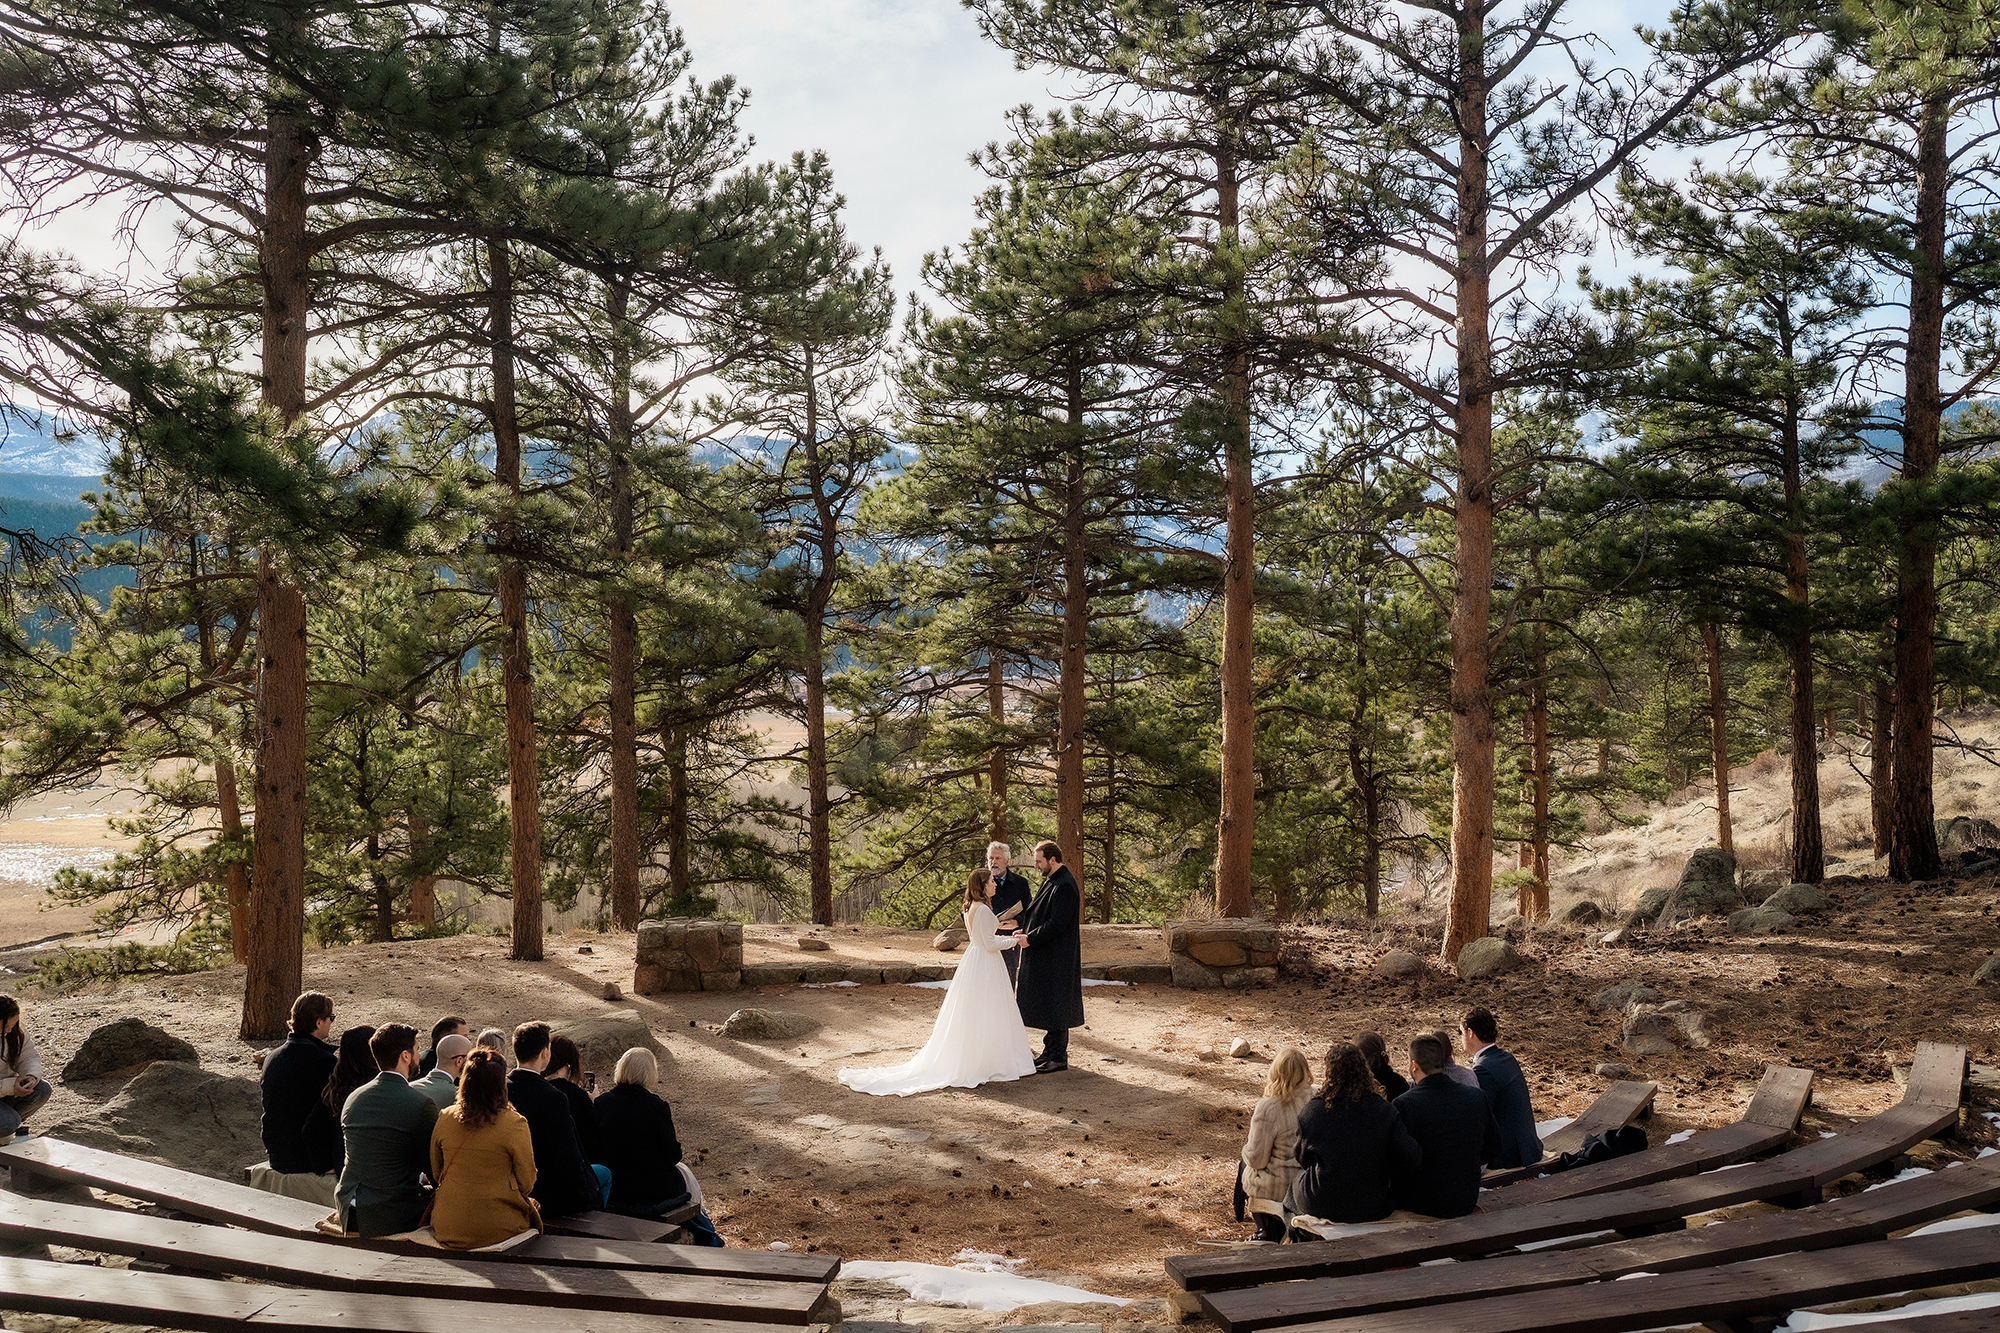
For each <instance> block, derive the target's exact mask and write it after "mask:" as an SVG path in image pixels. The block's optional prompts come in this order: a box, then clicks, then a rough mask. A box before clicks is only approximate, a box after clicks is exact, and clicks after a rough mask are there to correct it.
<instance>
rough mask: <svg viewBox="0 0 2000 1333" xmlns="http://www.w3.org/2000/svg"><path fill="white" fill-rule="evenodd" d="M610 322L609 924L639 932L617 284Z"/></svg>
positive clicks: (635, 685)
mask: <svg viewBox="0 0 2000 1333" xmlns="http://www.w3.org/2000/svg"><path fill="white" fill-rule="evenodd" d="M606 295H607V300H606V307H607V313H608V314H609V315H610V317H611V404H610V406H611V477H610V481H611V565H612V581H613V582H612V586H613V592H612V593H611V595H610V597H608V598H607V599H606V600H605V608H604V613H605V676H606V684H605V692H606V700H605V702H606V704H607V706H608V709H609V712H610V719H609V720H610V730H611V754H610V764H611V924H612V925H613V926H614V927H616V928H617V929H619V930H637V929H638V928H639V727H638V692H639V667H638V640H639V625H638V618H637V617H636V616H635V615H634V614H633V612H632V602H631V599H630V598H629V597H628V596H627V595H626V593H625V591H624V583H623V580H624V577H625V570H626V567H627V566H628V565H629V564H630V562H631V560H632V395H631V386H632V350H631V343H630V342H629V341H628V338H627V332H628V329H627V325H628V323H629V319H630V315H629V312H630V309H631V298H632V293H631V289H630V288H629V287H628V286H626V285H625V283H624V282H623V281H614V282H612V283H611V284H610V286H609V290H608V291H607V293H606Z"/></svg>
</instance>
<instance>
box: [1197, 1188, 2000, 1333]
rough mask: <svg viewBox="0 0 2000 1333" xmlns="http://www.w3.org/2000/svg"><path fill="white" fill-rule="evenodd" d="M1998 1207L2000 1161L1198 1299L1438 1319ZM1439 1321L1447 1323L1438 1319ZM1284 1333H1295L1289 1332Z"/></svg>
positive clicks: (1283, 1313)
mask: <svg viewBox="0 0 2000 1333" xmlns="http://www.w3.org/2000/svg"><path fill="white" fill-rule="evenodd" d="M1996 1205H2000V1158H1994V1159H1992V1160H1991V1161H1990V1162H1981V1163H1978V1164H1974V1165H1968V1166H1961V1167H1953V1168H1950V1169H1948V1170H1944V1171H1937V1172H1933V1173H1932V1174H1930V1175H1928V1176H1922V1177H1919V1178H1917V1179H1913V1180H1899V1181H1896V1182H1894V1183H1892V1184H1886V1185H1883V1186H1880V1187H1879V1188H1876V1189H1873V1190H1869V1191H1867V1192H1865V1193H1861V1194H1854V1195H1850V1196H1848V1197H1847V1198H1845V1199H1837V1200H1834V1201H1833V1202H1830V1203H1823V1204H1819V1205H1818V1206H1816V1207H1812V1208H1802V1209H1799V1210H1797V1211H1795V1212H1787V1213H1775V1214H1766V1215H1764V1216H1761V1217H1749V1218H1742V1219H1738V1220H1736V1221H1731V1222H1719V1223H1714V1224H1711V1225H1709V1226H1705V1227H1695V1228H1693V1229H1692V1230H1687V1231H1677V1232H1670V1233H1667V1234H1665V1235H1658V1236H1648V1237H1646V1238H1644V1239H1641V1240H1628V1241H1619V1242H1615V1243H1610V1244H1602V1245H1591V1246H1589V1247H1587V1248H1584V1249H1577V1250H1563V1251H1547V1252H1543V1253H1539V1254H1510V1255H1503V1256H1500V1257H1498V1258H1490V1259H1481V1260H1479V1261H1477V1262H1476V1263H1463V1264H1443V1265H1439V1266H1437V1267H1434V1268H1404V1269H1397V1270H1395V1271H1393V1272H1386V1273H1363V1274H1359V1275H1357V1276H1354V1277H1337V1278H1309V1279H1306V1280H1304V1281H1300V1282H1277V1283H1272V1284H1271V1285H1269V1286H1263V1287H1246V1288H1242V1289H1239V1290H1234V1291H1221V1292H1214V1293H1204V1294H1203V1295H1202V1297H1201V1304H1202V1308H1203V1309H1204V1310H1206V1311H1207V1312H1208V1315H1209V1317H1210V1318H1211V1319H1213V1320H1214V1321H1215V1322H1216V1324H1217V1325H1219V1326H1220V1327H1221V1328H1222V1329H1223V1330H1225V1333H1257V1331H1258V1330H1263V1329H1272V1328H1279V1327H1283V1326H1286V1325H1291V1324H1300V1323H1307V1322H1311V1321H1314V1320H1318V1319H1322V1318H1324V1316H1325V1315H1326V1313H1327V1312H1329V1311H1334V1310H1338V1311H1339V1312H1340V1313H1341V1314H1342V1315H1343V1316H1348V1315H1363V1314H1376V1313H1379V1312H1382V1311H1387V1310H1402V1309H1411V1308H1429V1309H1432V1310H1433V1312H1434V1313H1435V1312H1436V1307H1438V1306H1440V1305H1445V1304H1449V1303H1452V1302H1457V1301H1468V1300H1479V1299H1482V1298H1485V1297H1491V1296H1509V1295H1515V1294H1518V1293H1522V1292H1531V1291H1546V1290H1548V1289H1550V1288H1555V1287H1569V1286H1578V1285H1581V1284H1582V1283H1585V1282H1602V1281H1609V1280H1611V1279H1614V1278H1621V1277H1625V1276H1626V1275H1627V1274H1631V1273H1672V1272H1680V1271H1684V1270H1687V1269H1691V1268H1703V1267H1713V1266H1716V1265H1719V1264H1729V1263H1738V1262H1741V1261H1744V1260H1749V1259H1760V1258H1767V1257H1769V1256H1772V1255H1780V1254H1792V1253H1798V1252H1803V1251H1808V1250H1823V1249H1831V1248H1834V1247H1837V1246H1842V1245H1854V1244H1859V1243H1861V1242H1864V1241H1872V1240H1883V1239H1886V1238H1887V1237H1888V1236H1889V1234H1890V1233H1891V1232H1895V1231H1901V1230H1903V1229H1904V1228H1906V1227H1914V1226H1920V1225H1922V1224H1923V1223H1926V1222H1934V1221H1936V1220H1938V1219H1939V1218H1943V1217H1950V1216H1952V1215H1953V1214H1956V1213H1961V1212H1964V1211H1966V1210H1967V1209H1986V1208H1992V1207H1994V1206H1996ZM1996 1314H2000V1312H1996ZM1440 1320H1441V1322H1442V1323H1449V1322H1450V1321H1449V1320H1448V1319H1443V1318H1442V1317H1441V1316H1440ZM1286 1333H1293V1331H1292V1330H1290V1329H1287V1330H1286Z"/></svg>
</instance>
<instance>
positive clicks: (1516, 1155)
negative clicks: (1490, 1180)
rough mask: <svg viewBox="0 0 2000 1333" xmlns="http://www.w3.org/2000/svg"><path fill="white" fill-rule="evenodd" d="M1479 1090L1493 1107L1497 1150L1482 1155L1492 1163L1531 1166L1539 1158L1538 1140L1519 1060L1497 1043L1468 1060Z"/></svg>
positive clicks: (1489, 1163)
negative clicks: (1498, 1134)
mask: <svg viewBox="0 0 2000 1333" xmlns="http://www.w3.org/2000/svg"><path fill="white" fill-rule="evenodd" d="M1472 1072H1473V1073H1475V1074H1477V1075H1478V1076H1479V1087H1480V1090H1481V1091H1483V1092H1484V1093H1485V1094H1486V1100H1487V1103H1488V1105H1490V1106H1491V1107H1492V1108H1493V1123H1494V1125H1495V1126H1497V1127H1498V1128H1499V1131H1500V1147H1499V1151H1497V1152H1496V1153H1494V1155H1493V1156H1491V1157H1489V1158H1487V1159H1486V1165H1488V1166H1494V1167H1515V1166H1533V1165H1534V1164H1535V1163H1536V1162H1539V1161H1541V1160H1542V1141H1541V1139H1540V1138H1539V1137H1537V1136H1536V1134H1535V1112H1534V1110H1533V1109H1532V1108H1531V1107H1530V1106H1529V1105H1528V1080H1527V1078H1526V1076H1524V1075H1523V1074H1522V1073H1521V1062H1520V1061H1518V1060H1516V1059H1515V1058H1514V1057H1513V1056H1512V1055H1510V1054H1508V1053H1507V1052H1506V1051H1503V1050H1501V1049H1500V1048H1499V1047H1498V1046H1488V1047H1487V1048H1486V1049H1485V1050H1483V1051H1481V1052H1480V1053H1479V1055H1478V1056H1477V1058H1475V1059H1474V1060H1473V1062H1472Z"/></svg>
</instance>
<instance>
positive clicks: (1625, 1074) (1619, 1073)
mask: <svg viewBox="0 0 2000 1333" xmlns="http://www.w3.org/2000/svg"><path fill="white" fill-rule="evenodd" d="M1596 1074H1597V1076H1598V1077H1599V1078H1608V1079H1610V1080H1612V1081H1613V1082H1614V1083H1615V1082H1617V1081H1618V1080H1619V1079H1621V1078H1630V1077H1632V1067H1631V1066H1630V1065H1621V1064H1619V1063H1618V1062H1617V1061H1616V1060H1607V1061H1605V1062H1604V1063H1603V1064H1601V1065H1599V1066H1598V1067H1597V1069H1596Z"/></svg>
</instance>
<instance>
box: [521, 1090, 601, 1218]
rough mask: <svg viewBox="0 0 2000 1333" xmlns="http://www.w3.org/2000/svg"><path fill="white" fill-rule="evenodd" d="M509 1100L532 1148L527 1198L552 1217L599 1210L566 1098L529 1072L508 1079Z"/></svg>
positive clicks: (593, 1182)
mask: <svg viewBox="0 0 2000 1333" xmlns="http://www.w3.org/2000/svg"><path fill="white" fill-rule="evenodd" d="M507 1100H508V1101H509V1102H511V1103H512V1104H513V1107H514V1109H515V1110H516V1111H519V1112H520V1113H521V1116H522V1118H523V1119H525V1120H526V1121H527V1122H528V1134H529V1137H530V1138H532V1139H533V1141H534V1146H535V1188H534V1189H532V1190H530V1191H529V1193H530V1194H532V1195H534V1198H535V1202H536V1203H539V1204H540V1205H541V1206H542V1209H543V1211H545V1212H547V1213H548V1214H549V1215H550V1216H552V1217H562V1216H564V1215H565V1214H568V1213H587V1212H589V1211H591V1210H592V1209H593V1208H595V1207H597V1201H598V1195H597V1173H596V1172H595V1171H592V1170H591V1169H590V1163H588V1162H586V1161H584V1160H583V1150H582V1149H581V1148H579V1147H577V1146H576V1121H575V1120H574V1119H573V1118H572V1117H571V1115H570V1113H569V1098H567V1097H565V1096H563V1095H562V1093H560V1092H558V1091H556V1089H555V1088H554V1087H552V1086H551V1085H550V1083H549V1081H548V1080H547V1079H545V1078H543V1077H542V1076H541V1075H540V1074H537V1073H536V1072H535V1071H534V1070H532V1069H516V1070H515V1071H514V1072H513V1073H511V1074H509V1075H507Z"/></svg>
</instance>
